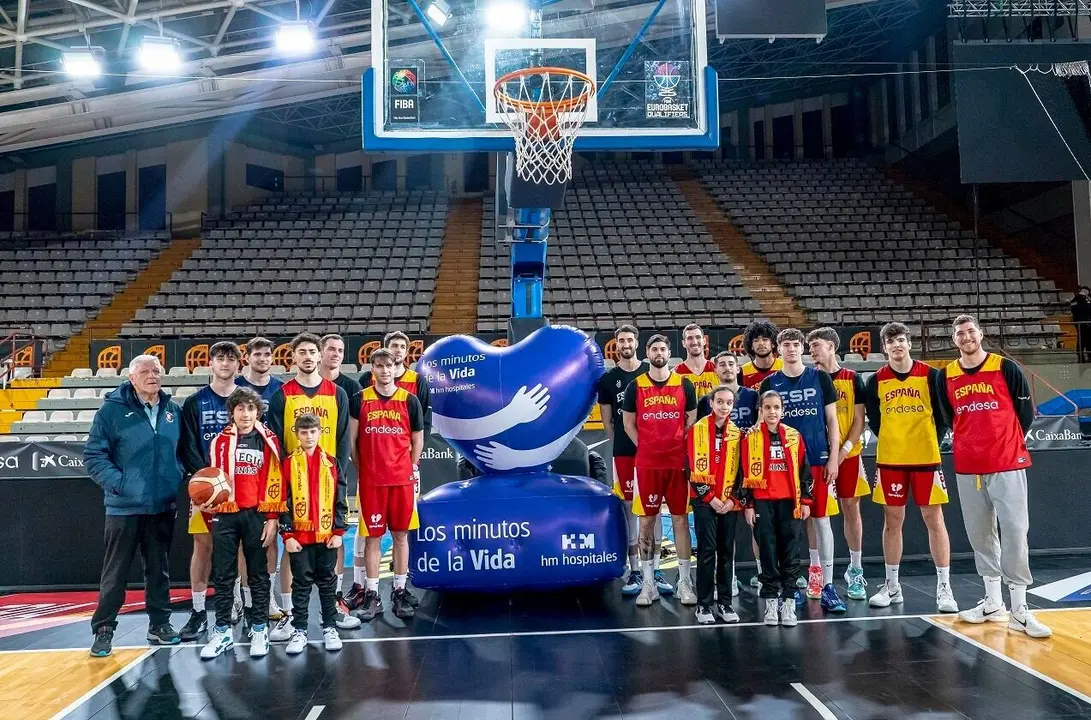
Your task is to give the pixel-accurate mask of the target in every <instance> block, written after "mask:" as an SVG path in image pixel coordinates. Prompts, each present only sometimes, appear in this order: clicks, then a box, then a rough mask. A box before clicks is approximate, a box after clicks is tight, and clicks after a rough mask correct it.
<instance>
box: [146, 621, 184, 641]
mask: <svg viewBox="0 0 1091 720" xmlns="http://www.w3.org/2000/svg"><path fill="white" fill-rule="evenodd" d="M147 637H148V642H150V643H159V644H160V645H177V644H178V643H180V642H182V638H181V637H179V635H178V633H176V632H174V628H172V627H171V626H170V623H163V624H162V625H152V626H151V627H150V628H148V635H147Z"/></svg>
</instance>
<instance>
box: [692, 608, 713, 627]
mask: <svg viewBox="0 0 1091 720" xmlns="http://www.w3.org/2000/svg"><path fill="white" fill-rule="evenodd" d="M695 616H696V617H697V623H698V624H700V625H711V624H712V623H714V622H716V616H715V615H713V614H712V608H710V607H708V606H706V605H698V606H697V612H696V613H695Z"/></svg>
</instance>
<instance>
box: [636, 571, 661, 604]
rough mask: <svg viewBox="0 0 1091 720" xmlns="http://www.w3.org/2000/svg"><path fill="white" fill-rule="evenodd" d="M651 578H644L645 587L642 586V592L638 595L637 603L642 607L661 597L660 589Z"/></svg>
mask: <svg viewBox="0 0 1091 720" xmlns="http://www.w3.org/2000/svg"><path fill="white" fill-rule="evenodd" d="M649 580H650V578H647V579H645V580H644V587H642V588H640V594H639V595H637V596H636V604H637V605H639V606H640V607H648V606H649V605H651V604H652V603H653V602H655V601H656V600H658V599H659V590H658V589H656V587H655V583H653V582H649Z"/></svg>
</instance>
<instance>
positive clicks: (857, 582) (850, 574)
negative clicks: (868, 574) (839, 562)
mask: <svg viewBox="0 0 1091 720" xmlns="http://www.w3.org/2000/svg"><path fill="white" fill-rule="evenodd" d="M845 582H846V583H848V591H847V593H846V594H847V595H848V596H849V600H867V580H865V579H864V571H863V570H861V569H860V568H854V567H850V568H849V569H848V570H846V571H845Z"/></svg>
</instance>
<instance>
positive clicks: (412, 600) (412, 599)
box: [405, 588, 420, 610]
mask: <svg viewBox="0 0 1091 720" xmlns="http://www.w3.org/2000/svg"><path fill="white" fill-rule="evenodd" d="M405 596H406V597H407V598H409V605H410V606H411V607H412V608H413V609H414V610H416V609H417V608H419V607H420V598H418V597H417V596H416V595H414V594H413V592H412V591H411V590H410V589H409V588H406V589H405Z"/></svg>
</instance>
